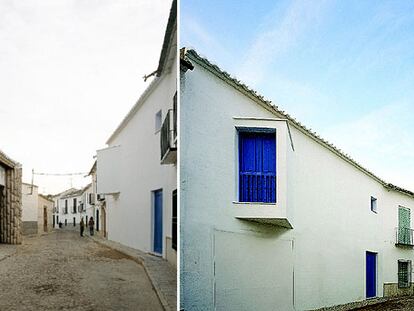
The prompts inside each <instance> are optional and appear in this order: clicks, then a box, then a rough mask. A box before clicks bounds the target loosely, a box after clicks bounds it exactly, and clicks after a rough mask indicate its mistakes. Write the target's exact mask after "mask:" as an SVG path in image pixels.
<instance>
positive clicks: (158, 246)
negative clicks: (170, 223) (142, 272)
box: [154, 190, 162, 254]
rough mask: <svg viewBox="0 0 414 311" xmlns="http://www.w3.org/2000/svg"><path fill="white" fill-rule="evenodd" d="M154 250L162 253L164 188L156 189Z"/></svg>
mask: <svg viewBox="0 0 414 311" xmlns="http://www.w3.org/2000/svg"><path fill="white" fill-rule="evenodd" d="M154 252H155V253H158V254H162V190H157V191H154Z"/></svg>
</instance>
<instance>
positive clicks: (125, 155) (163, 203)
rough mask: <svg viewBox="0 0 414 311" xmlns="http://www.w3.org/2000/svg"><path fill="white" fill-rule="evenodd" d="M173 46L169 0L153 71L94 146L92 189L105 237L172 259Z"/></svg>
mask: <svg viewBox="0 0 414 311" xmlns="http://www.w3.org/2000/svg"><path fill="white" fill-rule="evenodd" d="M176 50H177V19H176V1H173V5H172V9H171V13H170V16H169V20H168V25H167V29H166V32H165V37H164V42H163V46H162V50H161V55H160V59H159V64H158V68H157V71H156V76H155V77H154V79H153V81H152V82H151V84H150V85H149V86H148V88H147V89H146V90H145V92H144V93H143V94H142V95H141V97H140V98H139V99H138V101H137V103H136V104H135V105H134V107H132V109H131V111H130V112H129V113H128V115H127V116H126V117H125V118H124V120H123V121H122V122H121V124H120V125H119V126H118V128H117V129H116V130H115V131H114V133H113V134H112V135H111V136H110V137H109V139H108V141H107V145H108V148H105V149H103V150H98V152H97V191H98V194H99V195H100V197H101V196H102V195H104V196H105V205H106V219H107V226H106V227H107V236H108V239H109V240H113V241H116V242H119V243H122V244H124V245H126V246H129V247H132V248H136V249H139V250H142V251H144V252H151V253H154V254H158V255H161V256H162V257H163V258H166V259H168V260H169V261H170V262H172V263H173V264H174V265H176V238H177V235H176V217H174V216H176V208H173V205H174V206H175V207H176V204H175V203H176V193H177V192H176V189H177V181H176V179H177V168H176V92H177V76H176V74H177V68H176V67H177V51H176ZM174 202H175V203H174ZM174 213H175V214H174Z"/></svg>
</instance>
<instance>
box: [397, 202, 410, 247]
mask: <svg viewBox="0 0 414 311" xmlns="http://www.w3.org/2000/svg"><path fill="white" fill-rule="evenodd" d="M396 236H397V241H396V244H398V245H409V246H413V245H414V243H413V230H412V229H411V211H410V209H409V208H406V207H402V206H400V207H399V208H398V228H397V229H396Z"/></svg>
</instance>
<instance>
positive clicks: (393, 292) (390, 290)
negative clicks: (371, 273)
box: [384, 283, 414, 297]
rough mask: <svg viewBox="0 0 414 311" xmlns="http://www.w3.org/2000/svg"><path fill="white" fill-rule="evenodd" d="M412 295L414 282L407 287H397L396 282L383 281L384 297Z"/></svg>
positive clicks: (413, 293)
mask: <svg viewBox="0 0 414 311" xmlns="http://www.w3.org/2000/svg"><path fill="white" fill-rule="evenodd" d="M407 295H414V284H413V283H411V285H410V286H409V287H398V283H384V297H397V296H407Z"/></svg>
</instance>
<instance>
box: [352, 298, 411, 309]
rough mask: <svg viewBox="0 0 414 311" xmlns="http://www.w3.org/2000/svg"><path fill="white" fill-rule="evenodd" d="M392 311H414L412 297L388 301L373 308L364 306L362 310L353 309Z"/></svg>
mask: <svg viewBox="0 0 414 311" xmlns="http://www.w3.org/2000/svg"><path fill="white" fill-rule="evenodd" d="M356 310H358V311H394V310H403V311H410V310H411V311H412V310H414V297H410V296H407V297H401V298H395V299H390V300H389V301H386V302H383V303H379V304H376V305H373V306H366V307H363V308H359V309H355V311H356Z"/></svg>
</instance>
